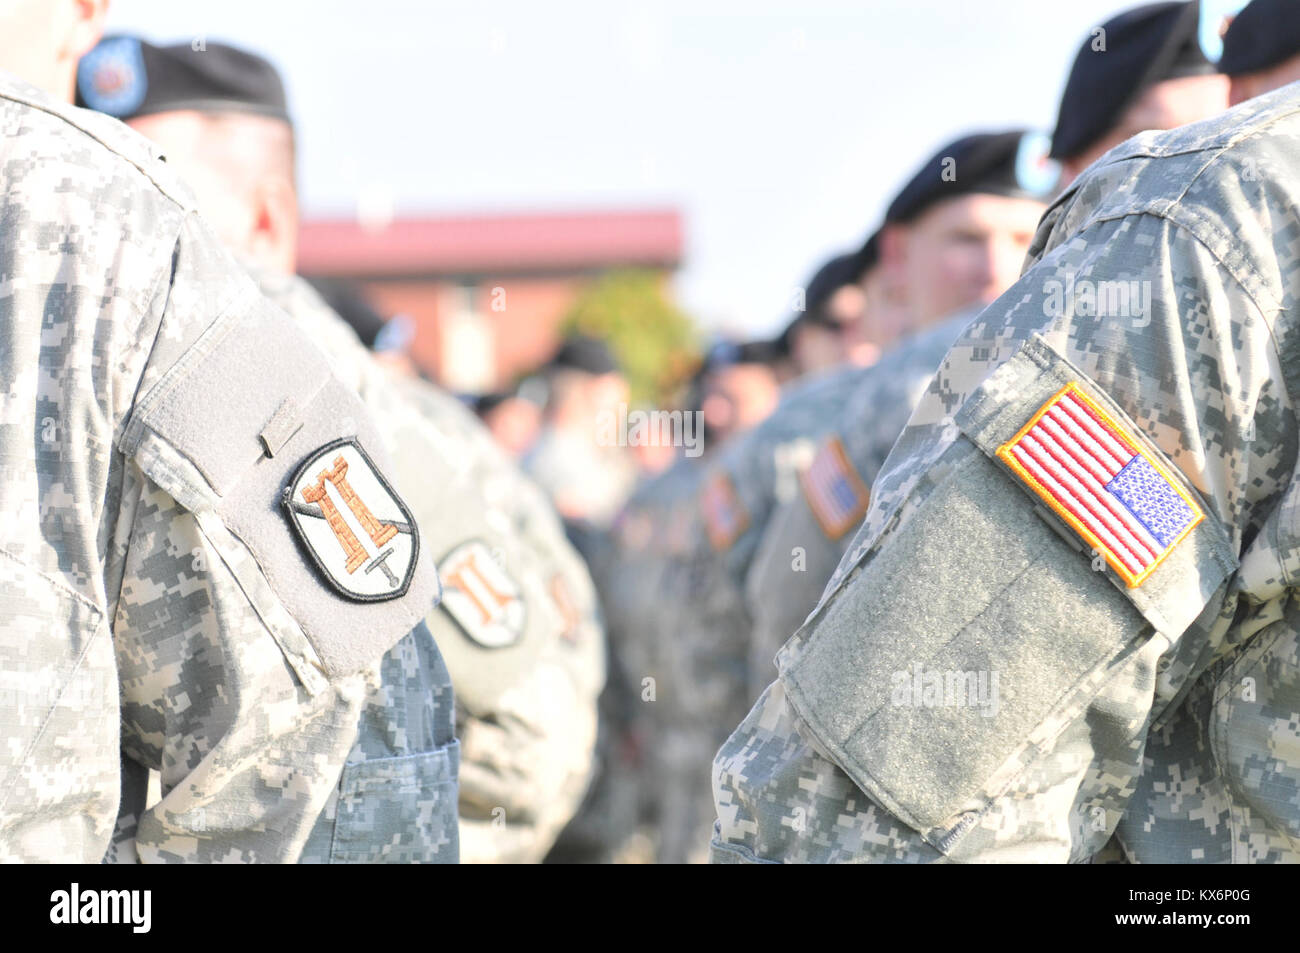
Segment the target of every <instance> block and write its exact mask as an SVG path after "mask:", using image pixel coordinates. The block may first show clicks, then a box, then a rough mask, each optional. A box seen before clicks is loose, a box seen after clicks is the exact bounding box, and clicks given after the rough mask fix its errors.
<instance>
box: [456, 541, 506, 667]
mask: <svg viewBox="0 0 1300 953" xmlns="http://www.w3.org/2000/svg"><path fill="white" fill-rule="evenodd" d="M438 576H439V577H440V578H441V579H442V608H443V609H445V610H446V612H447V614H448V615H450V616H451V617H452V619H453V620H455V622H456V624H457V625H458V626H460V628H461V630H462V631H463V632H464V633H465V634H466V635H467V636H469V638H470V639H472V640H473V641H475V642H477V643H478V644H479V645H481V646H483V647H484V648H489V649H502V648H505V647H507V646H510V645H514V644H515V643H516V642H518V641H519V640H520V639H521V638H523V634H524V623H525V621H526V620H527V610H526V608H525V606H524V597H523V590H521V589H520V588H519V585H518V584H517V583H516V582H515V581H514V580H513V579H511V578H510V576H509V574H508V573H507V572H506V571H505V569H503V568H502V566H501V563H500V562H499V561H498V560H497V558H496V556H494V555H493V553H492V550H490V549H489V548H488V545H487V543H485V542H483V540H481V539H471V540H469V541H467V542H464V543H461V544H460V545H459V546H457V547H456V548H455V549H453V550H452V551H451V552H449V553H448V554H447V555H446V556H444V557H443V558H442V561H441V562H439V563H438Z"/></svg>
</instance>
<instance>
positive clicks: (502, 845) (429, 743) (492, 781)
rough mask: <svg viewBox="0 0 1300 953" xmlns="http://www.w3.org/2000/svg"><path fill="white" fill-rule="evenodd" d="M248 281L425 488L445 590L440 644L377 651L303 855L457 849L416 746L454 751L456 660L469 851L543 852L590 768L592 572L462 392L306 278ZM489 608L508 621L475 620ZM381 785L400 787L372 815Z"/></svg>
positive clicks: (421, 493)
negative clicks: (441, 384) (346, 388)
mask: <svg viewBox="0 0 1300 953" xmlns="http://www.w3.org/2000/svg"><path fill="white" fill-rule="evenodd" d="M258 278H259V281H260V283H261V285H262V288H263V290H264V291H265V292H266V293H267V294H268V296H270V297H271V299H272V300H273V301H275V302H276V303H278V304H280V305H281V306H282V307H284V308H285V310H286V311H288V313H289V314H290V315H292V316H293V317H294V318H295V320H296V321H297V322H298V324H299V325H300V326H301V327H302V329H303V330H304V331H308V332H310V333H311V334H312V336H313V338H314V339H315V340H316V341H317V343H318V344H320V345H321V347H322V349H324V350H325V352H326V354H327V355H328V356H329V357H330V358H331V360H332V361H333V362H334V363H335V366H336V368H337V372H338V373H339V375H340V377H342V378H343V379H344V380H345V381H346V382H348V383H349V384H350V385H352V386H354V387H355V388H356V389H357V391H358V393H359V394H360V395H361V397H362V399H363V400H364V401H365V403H366V406H367V407H368V408H369V409H370V411H371V413H372V415H373V416H374V418H375V420H376V422H377V423H378V425H379V427H380V429H381V432H382V435H383V438H384V442H385V444H386V445H387V447H388V449H389V452H390V454H391V455H392V456H393V458H394V460H395V461H396V463H395V472H396V473H397V475H398V476H399V478H400V479H401V481H402V483H403V484H404V485H406V486H410V487H415V488H418V491H417V492H413V493H411V494H410V495H409V496H408V504H409V505H410V506H411V508H412V510H413V511H414V513H415V516H416V519H417V520H418V521H419V523H420V525H421V527H422V528H423V531H424V541H425V546H426V547H427V548H428V551H429V552H430V554H431V555H432V556H433V557H434V559H436V560H437V561H438V562H439V565H440V571H441V575H442V582H443V588H444V598H443V602H442V604H441V605H439V606H438V607H437V608H436V609H434V610H433V612H432V613H431V614H430V615H429V616H428V618H427V620H426V621H427V623H428V629H429V630H430V631H431V632H432V633H433V638H432V639H430V637H429V635H428V633H421V632H419V631H417V632H414V633H412V634H411V635H410V636H408V638H406V639H404V640H403V641H402V642H401V643H399V645H397V646H396V647H395V648H394V649H393V650H392V651H391V652H390V653H389V654H388V655H387V656H386V657H385V659H384V662H383V666H382V668H381V684H380V685H379V686H378V688H377V689H376V690H375V691H374V692H372V693H371V695H370V696H369V697H368V698H367V704H366V709H365V712H364V716H363V719H362V730H361V737H360V739H359V740H358V742H357V745H356V747H355V749H354V751H353V753H352V755H351V756H350V757H349V763H348V766H347V768H346V770H345V773H344V777H343V782H342V784H341V792H342V793H341V795H337V796H336V797H334V798H331V800H330V802H329V804H328V805H327V807H326V810H325V812H324V814H323V816H322V818H321V820H320V822H319V823H318V824H317V828H316V830H315V831H314V832H313V834H312V837H311V840H310V841H309V843H308V846H307V849H306V851H304V854H303V859H304V860H310V861H326V860H331V859H332V860H340V859H343V860H349V861H361V862H374V861H378V860H387V861H410V860H426V861H427V860H436V859H442V857H443V855H444V854H445V851H446V846H445V845H448V844H451V845H454V844H455V842H456V824H455V821H454V814H453V815H452V817H451V818H450V819H447V820H450V824H449V830H446V831H440V830H437V829H435V821H436V819H437V818H439V816H440V815H439V799H440V798H443V797H445V789H443V788H440V787H437V786H435V785H434V784H432V783H431V784H428V785H423V786H421V785H418V784H415V783H413V781H414V780H415V779H418V776H419V775H420V774H421V772H422V768H421V764H422V761H423V760H427V759H428V758H429V757H430V755H428V754H426V752H429V751H432V750H433V749H435V748H438V747H441V746H443V745H447V744H449V743H450V744H451V746H452V750H456V748H457V744H456V742H451V741H450V735H451V717H450V711H451V708H450V705H449V704H448V703H449V701H450V696H451V693H450V691H448V689H447V688H446V687H445V686H442V685H441V684H440V681H441V679H442V678H445V673H446V671H447V669H450V672H451V680H452V683H453V684H454V685H455V686H456V706H455V711H456V723H455V729H456V734H457V735H458V736H459V739H460V741H459V748H460V752H461V759H460V834H459V838H460V855H461V859H462V860H464V861H466V862H471V863H483V862H503V863H523V862H533V861H538V860H541V858H542V857H543V856H544V855H545V854H546V851H547V850H548V849H549V847H550V846H551V843H552V842H553V841H554V840H555V838H556V836H557V835H558V833H559V831H560V829H561V828H562V827H563V826H564V824H565V823H566V822H567V821H568V820H569V818H570V817H571V816H572V815H573V813H574V811H575V810H576V809H577V806H578V803H579V802H580V800H581V798H582V796H583V793H584V791H585V790H586V786H587V782H588V779H589V777H590V774H591V770H592V752H593V749H594V746H595V731H596V724H595V723H596V696H597V694H599V692H600V688H601V685H602V684H603V677H604V676H603V665H604V662H603V652H604V645H603V635H602V632H601V628H600V623H599V620H598V619H597V617H596V608H595V597H594V593H593V589H592V585H591V582H590V579H589V577H588V576H587V573H586V571H585V569H584V568H583V565H582V563H581V561H580V560H579V559H578V558H577V555H576V554H575V553H574V552H573V550H572V548H571V547H570V546H569V545H568V544H567V543H566V542H565V540H564V537H563V530H562V528H561V527H560V526H559V523H558V520H556V518H555V517H554V514H553V513H551V511H550V509H549V507H548V506H547V504H546V502H545V500H544V498H543V497H542V495H541V492H540V491H539V490H538V489H537V488H536V487H535V486H533V485H531V484H530V483H529V482H528V481H527V479H526V478H525V477H523V475H522V474H521V473H520V472H519V470H518V468H517V467H515V466H514V465H513V464H512V463H510V462H509V461H508V459H507V458H506V456H505V454H504V453H503V452H502V451H501V450H500V449H499V448H497V446H496V445H495V444H494V443H493V442H492V440H491V438H490V437H489V436H488V435H487V432H486V431H485V430H484V428H483V427H482V426H481V425H480V424H479V423H478V421H477V420H476V419H475V418H474V417H473V415H472V414H470V413H469V412H468V411H467V410H466V409H465V408H464V406H463V405H461V404H460V402H459V401H457V400H455V399H454V398H453V397H451V396H449V395H447V394H444V393H442V392H440V391H438V390H437V389H435V388H434V387H432V386H431V385H429V384H426V383H425V382H423V381H419V380H414V379H412V380H407V379H404V378H397V377H395V376H394V375H392V374H390V373H389V372H388V371H387V369H385V368H384V367H383V366H382V365H380V364H379V363H378V362H377V361H375V360H374V359H373V357H372V356H371V355H370V353H369V352H368V351H366V349H365V348H364V346H363V345H362V344H361V342H360V341H359V340H358V339H357V337H356V335H355V334H354V333H353V331H352V329H351V328H349V327H348V326H347V325H346V324H345V323H344V322H343V320H342V319H341V318H339V317H338V316H337V315H335V314H334V313H333V312H332V311H331V310H330V309H329V308H328V306H327V305H326V304H325V303H324V302H323V301H322V300H321V299H320V298H319V297H318V296H317V295H316V293H315V292H314V291H313V290H312V289H311V287H310V286H308V285H307V283H306V282H304V281H302V280H301V279H299V278H295V277H292V276H275V275H271V274H259V275H258ZM457 552H460V553H462V554H465V556H466V558H465V559H463V560H462V559H458V558H457V557H456V555H455V554H456V553H457ZM449 557H450V559H449ZM462 590H463V591H464V592H463V593H462ZM470 593H472V595H471V594H470ZM458 598H459V599H460V602H457V601H456V600H457V599H458ZM475 598H477V599H479V600H481V604H482V605H483V606H484V607H485V608H484V609H483V610H480V609H479V608H478V604H477V603H475V601H474V599H475ZM484 614H491V615H492V616H493V617H494V618H499V619H501V620H502V621H501V623H500V625H499V626H497V625H496V624H495V623H494V624H489V625H484V623H483V621H482V620H483V615H484ZM496 637H499V638H496ZM434 640H436V643H437V647H436V648H435V647H434V645H433V641H434ZM498 643H500V644H498ZM439 648H441V649H442V652H443V654H444V655H445V657H446V664H445V666H444V664H443V659H442V658H440V657H439V655H438V649H439ZM396 769H400V770H396ZM412 775H415V778H413V777H412ZM429 780H430V781H431V782H433V781H436V779H434V778H430V779H429ZM401 782H404V783H401ZM384 784H389V785H390V786H391V787H392V794H391V796H389V797H388V802H387V803H386V804H384V805H383V807H382V808H380V807H377V806H376V805H377V804H379V803H382V802H381V801H380V793H379V792H381V791H382V790H383V785H384ZM345 822H346V823H345Z"/></svg>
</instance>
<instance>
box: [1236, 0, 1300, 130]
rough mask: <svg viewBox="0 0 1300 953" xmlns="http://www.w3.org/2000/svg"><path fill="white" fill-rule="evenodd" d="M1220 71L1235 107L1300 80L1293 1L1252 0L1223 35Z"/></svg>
mask: <svg viewBox="0 0 1300 953" xmlns="http://www.w3.org/2000/svg"><path fill="white" fill-rule="evenodd" d="M1219 72H1220V73H1223V74H1224V75H1225V76H1227V77H1228V80H1229V84H1230V85H1229V89H1228V101H1229V102H1230V103H1231V104H1232V105H1234V106H1235V105H1237V104H1238V103H1244V102H1245V101H1246V100H1248V99H1251V98H1252V97H1255V96H1259V95H1262V94H1263V93H1266V92H1268V91H1269V90H1273V89H1277V88H1278V87H1279V86H1285V85H1286V84H1287V83H1294V82H1295V81H1296V80H1300V8H1298V7H1297V6H1296V3H1295V0H1251V3H1250V4H1249V5H1247V6H1246V8H1245V9H1244V10H1242V11H1241V12H1240V13H1238V14H1237V16H1236V17H1235V18H1234V19H1233V21H1232V24H1231V25H1230V26H1229V27H1228V32H1227V33H1225V34H1224V36H1223V56H1222V57H1221V58H1220V59H1219Z"/></svg>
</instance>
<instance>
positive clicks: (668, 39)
mask: <svg viewBox="0 0 1300 953" xmlns="http://www.w3.org/2000/svg"><path fill="white" fill-rule="evenodd" d="M1132 5H1136V4H1132V3H1125V2H1124V0H1069V2H1062V0H982V2H968V0H859V2H856V3H846V2H832V0H803V2H787V3H771V2H757V0H750V2H720V0H685V2H682V0H659V2H656V3H642V2H619V0H591V2H578V0H570V2H559V0H557V2H551V3H538V2H535V0H533V2H527V0H516V2H483V0H475V2H473V3H449V2H441V0H439V2H427V0H364V2H357V0H113V4H112V7H111V9H110V14H109V29H111V30H123V31H132V32H138V33H140V34H142V35H143V36H145V37H146V38H148V39H151V40H154V41H157V42H175V41H179V40H183V39H191V38H193V37H198V36H203V37H206V38H208V39H221V40H226V41H229V42H233V43H236V44H239V45H242V46H246V47H249V48H251V49H254V50H256V51H258V52H260V53H262V54H263V55H265V56H267V57H268V58H270V59H271V60H273V61H274V62H275V63H276V64H277V65H278V66H279V67H280V69H281V70H282V71H283V73H284V74H285V78H286V81H287V84H288V88H289V97H290V108H291V110H292V111H293V113H294V116H295V119H296V120H297V123H298V126H299V131H300V150H301V151H300V155H301V160H300V174H301V178H302V192H303V202H304V206H305V210H306V212H307V214H308V215H311V214H313V213H315V214H344V215H347V214H352V213H353V212H354V211H355V209H356V205H357V198H358V196H359V195H363V194H364V195H367V196H369V197H370V199H371V200H372V201H375V200H377V201H379V202H380V204H383V202H384V201H385V199H386V198H391V201H392V202H393V203H394V205H395V207H396V210H397V212H398V214H418V213H424V212H453V211H454V212H476V211H488V210H494V211H518V210H531V209H538V210H564V209H571V208H609V207H642V206H647V205H672V206H676V207H678V208H679V209H680V210H681V212H682V214H683V215H684V218H685V224H686V254H685V267H684V268H683V270H682V272H681V273H680V276H679V279H678V284H677V290H678V297H679V298H680V300H681V302H682V303H683V305H684V306H685V307H686V308H687V309H688V310H689V311H691V312H692V313H693V314H694V315H695V316H696V317H697V318H698V319H699V320H700V321H701V323H702V324H703V325H704V326H705V327H710V328H726V329H729V330H734V331H738V332H741V333H751V334H757V333H766V332H769V331H771V330H774V329H775V328H776V327H778V326H779V325H780V324H781V323H782V321H783V320H784V316H785V314H786V312H787V302H788V301H789V299H790V294H791V289H792V288H793V287H794V286H796V285H798V284H800V283H802V282H803V281H804V280H806V278H807V277H808V276H809V274H810V273H811V271H812V270H813V269H814V268H815V267H816V266H817V265H818V264H819V263H820V262H821V261H823V260H824V259H825V258H827V257H829V256H830V255H831V254H834V253H836V252H839V251H842V250H847V249H848V248H849V247H851V246H855V245H856V244H857V243H858V242H860V241H861V240H862V238H863V237H864V236H865V235H866V234H867V233H868V232H869V231H870V229H871V228H872V227H873V226H874V225H875V224H876V222H877V220H878V218H879V216H880V214H881V213H882V212H883V210H884V207H885V205H886V204H888V200H889V197H890V195H891V194H892V193H893V192H894V191H895V190H897V188H898V187H899V186H901V185H902V183H903V182H904V181H906V179H907V177H908V176H909V175H910V174H911V173H912V171H913V170H914V167H915V166H916V164H917V163H919V162H920V161H921V160H923V159H924V158H925V157H926V156H927V155H928V154H929V153H931V152H932V151H933V150H934V149H936V148H937V147H938V146H939V145H941V144H942V143H943V142H944V141H946V140H948V139H951V138H953V137H955V136H956V135H958V134H961V133H964V132H966V131H969V130H975V129H980V128H990V129H994V128H1003V127H1008V126H1015V125H1025V126H1033V127H1036V128H1041V129H1043V130H1045V131H1050V130H1051V127H1052V125H1053V124H1054V122H1055V117H1056V101H1057V97H1058V96H1059V95H1060V91H1061V89H1062V87H1063V86H1064V83H1065V77H1066V73H1067V71H1068V69H1069V64H1070V62H1071V60H1072V59H1073V56H1074V52H1075V50H1076V48H1077V46H1078V45H1079V43H1080V42H1081V41H1082V40H1083V38H1084V37H1086V36H1087V35H1088V32H1089V29H1090V28H1091V27H1092V26H1094V25H1096V24H1098V23H1100V22H1102V21H1104V20H1105V19H1107V17H1109V16H1110V15H1111V14H1113V13H1114V12H1116V11H1117V10H1120V9H1124V8H1125V7H1127V6H1132Z"/></svg>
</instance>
